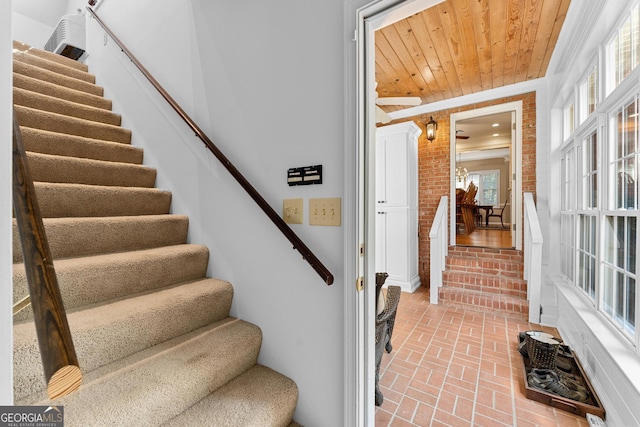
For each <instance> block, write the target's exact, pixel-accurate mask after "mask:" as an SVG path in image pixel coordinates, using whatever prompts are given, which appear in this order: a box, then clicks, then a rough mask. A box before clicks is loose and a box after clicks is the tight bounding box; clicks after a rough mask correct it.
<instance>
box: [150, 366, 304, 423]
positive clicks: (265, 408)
mask: <svg viewBox="0 0 640 427" xmlns="http://www.w3.org/2000/svg"><path fill="white" fill-rule="evenodd" d="M297 401H298V388H297V386H296V384H295V383H294V382H293V381H291V380H290V379H289V378H287V377H285V376H284V375H282V374H280V373H278V372H276V371H273V370H272V369H269V368H267V367H265V366H262V365H256V366H254V367H253V368H251V369H249V370H248V371H247V372H245V373H244V374H242V375H240V376H239V377H238V378H235V379H233V380H232V381H231V382H229V383H227V384H226V385H224V386H223V387H221V388H219V389H218V390H216V391H215V392H213V393H212V394H210V395H209V396H207V397H205V398H204V399H202V400H201V401H200V402H198V403H196V404H195V405H194V406H192V407H191V408H189V409H187V410H186V411H184V412H183V413H181V414H180V415H178V416H177V417H175V418H173V419H171V420H170V421H168V422H166V423H164V424H162V425H163V426H165V427H170V426H206V425H211V424H212V422H213V424H215V426H216V427H237V426H255V427H261V426H274V427H276V426H282V427H287V426H289V425H290V423H291V420H292V419H293V413H294V411H295V408H296V404H297ZM214 420H215V421H214Z"/></svg>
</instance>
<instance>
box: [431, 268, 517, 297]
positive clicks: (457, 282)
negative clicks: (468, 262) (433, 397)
mask: <svg viewBox="0 0 640 427" xmlns="http://www.w3.org/2000/svg"><path fill="white" fill-rule="evenodd" d="M442 283H443V286H446V287H451V288H456V289H463V290H469V291H476V292H486V293H490V294H500V295H510V296H513V297H518V298H524V299H526V298H527V282H526V281H524V280H523V279H520V278H518V277H508V276H507V277H505V276H501V275H496V274H484V273H474V272H464V271H452V270H447V271H445V272H444V273H443V275H442Z"/></svg>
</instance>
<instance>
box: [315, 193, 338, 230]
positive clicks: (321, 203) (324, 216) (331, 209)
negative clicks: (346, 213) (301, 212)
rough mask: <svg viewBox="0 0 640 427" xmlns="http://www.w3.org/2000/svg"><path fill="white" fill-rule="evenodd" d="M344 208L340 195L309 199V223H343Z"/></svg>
mask: <svg viewBox="0 0 640 427" xmlns="http://www.w3.org/2000/svg"><path fill="white" fill-rule="evenodd" d="M341 217H342V209H341V199H340V198H339V197H335V198H329V199H309V225H334V226H336V225H337V226H339V225H340V224H341Z"/></svg>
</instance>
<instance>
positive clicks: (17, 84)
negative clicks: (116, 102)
mask: <svg viewBox="0 0 640 427" xmlns="http://www.w3.org/2000/svg"><path fill="white" fill-rule="evenodd" d="M13 87H14V88H20V89H26V90H29V91H31V92H36V93H40V94H42V95H48V96H53V97H55V98H58V99H64V100H67V101H71V102H76V103H78V104H82V105H88V106H91V107H95V108H100V109H102V110H108V111H111V107H112V102H111V100H109V99H106V98H103V97H101V96H97V95H91V94H89V93H86V92H82V91H79V90H75V89H71V88H68V87H64V86H60V85H57V84H55V83H50V82H46V81H44V80H40V79H37V78H33V77H29V76H25V75H22V74H18V73H15V72H14V73H13Z"/></svg>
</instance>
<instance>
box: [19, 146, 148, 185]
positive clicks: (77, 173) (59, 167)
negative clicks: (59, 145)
mask: <svg viewBox="0 0 640 427" xmlns="http://www.w3.org/2000/svg"><path fill="white" fill-rule="evenodd" d="M27 159H28V162H29V170H30V171H31V177H32V179H33V180H34V181H39V182H58V183H69V184H88V185H104V186H119V187H149V188H150V187H153V186H154V185H155V182H156V170H155V169H153V168H150V167H148V166H143V165H135V164H131V163H118V162H105V161H102V160H93V159H80V158H76V157H66V156H55V155H52V154H41V153H31V152H27Z"/></svg>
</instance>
